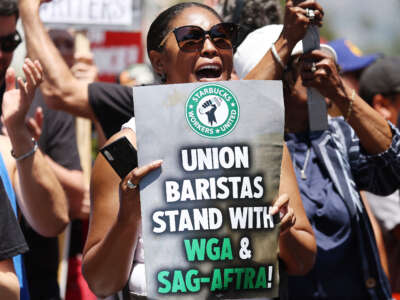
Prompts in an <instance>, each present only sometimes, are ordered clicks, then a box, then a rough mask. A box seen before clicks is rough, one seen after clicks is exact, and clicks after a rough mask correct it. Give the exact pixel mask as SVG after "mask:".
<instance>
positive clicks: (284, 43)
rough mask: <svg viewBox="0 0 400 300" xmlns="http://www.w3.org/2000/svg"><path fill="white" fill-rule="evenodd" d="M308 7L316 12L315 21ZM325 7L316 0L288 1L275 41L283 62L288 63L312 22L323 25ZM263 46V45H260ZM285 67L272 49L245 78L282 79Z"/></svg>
mask: <svg viewBox="0 0 400 300" xmlns="http://www.w3.org/2000/svg"><path fill="white" fill-rule="evenodd" d="M306 9H311V10H313V11H314V13H315V19H314V21H313V23H312V22H311V21H310V19H309V18H308V17H306ZM323 15H324V12H323V9H322V7H321V6H320V5H319V4H318V3H317V2H315V1H314V0H308V1H304V2H301V3H300V4H298V5H294V4H293V1H292V0H287V1H286V6H285V19H284V25H283V30H282V33H281V35H280V36H279V38H278V40H277V41H276V42H275V43H274V45H275V48H276V52H277V54H278V56H279V57H280V59H281V60H282V63H283V64H284V65H287V63H288V62H289V59H290V56H291V53H292V50H293V48H294V47H295V45H296V44H297V42H299V41H300V40H302V39H303V38H304V36H305V34H306V32H307V29H308V27H309V25H310V24H315V25H318V26H321V25H322V19H323ZM260 47H263V45H260ZM283 71H284V70H283V68H282V66H281V65H280V64H279V63H278V61H277V60H276V59H275V58H274V56H273V54H272V51H271V49H269V50H268V51H267V53H266V54H265V55H264V57H263V58H262V59H261V60H260V62H259V63H258V64H257V65H256V66H255V67H254V68H253V69H252V70H251V71H250V72H249V73H248V74H247V75H246V77H245V78H244V79H245V80H251V79H254V80H276V79H281V77H282V74H283Z"/></svg>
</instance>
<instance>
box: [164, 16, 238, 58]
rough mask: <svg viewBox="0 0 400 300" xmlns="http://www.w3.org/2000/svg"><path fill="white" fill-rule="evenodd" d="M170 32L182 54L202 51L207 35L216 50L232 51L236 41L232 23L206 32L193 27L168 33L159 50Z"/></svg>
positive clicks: (189, 26)
mask: <svg viewBox="0 0 400 300" xmlns="http://www.w3.org/2000/svg"><path fill="white" fill-rule="evenodd" d="M171 32H173V33H174V35H175V38H176V41H177V43H178V46H179V49H181V50H182V51H183V52H198V51H201V49H203V45H204V42H205V40H206V38H207V35H208V36H209V37H210V39H211V41H212V42H213V44H214V45H215V46H216V47H217V48H219V49H233V48H234V47H235V45H236V41H237V35H238V27H237V25H236V24H234V23H219V24H216V25H214V26H213V27H211V29H210V30H208V31H205V30H203V29H202V28H201V27H199V26H195V25H188V26H182V27H178V28H175V29H173V30H171V31H170V32H168V34H167V35H166V36H165V37H164V39H163V40H162V41H161V43H160V46H159V48H160V49H162V47H163V46H164V44H165V42H166V41H167V38H168V36H169V35H170V33H171Z"/></svg>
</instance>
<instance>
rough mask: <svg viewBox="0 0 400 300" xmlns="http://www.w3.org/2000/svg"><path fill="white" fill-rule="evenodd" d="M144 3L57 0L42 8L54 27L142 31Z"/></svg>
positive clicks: (129, 0) (138, 0) (41, 13)
mask: <svg viewBox="0 0 400 300" xmlns="http://www.w3.org/2000/svg"><path fill="white" fill-rule="evenodd" d="M140 16H141V1H140V0H79V1H78V0H53V1H51V2H49V3H44V4H43V5H41V7H40V17H41V19H42V21H43V23H45V24H46V25H50V26H52V27H62V28H66V27H67V28H68V27H77V28H79V29H87V28H91V27H96V28H102V29H107V30H111V29H114V30H129V31H140Z"/></svg>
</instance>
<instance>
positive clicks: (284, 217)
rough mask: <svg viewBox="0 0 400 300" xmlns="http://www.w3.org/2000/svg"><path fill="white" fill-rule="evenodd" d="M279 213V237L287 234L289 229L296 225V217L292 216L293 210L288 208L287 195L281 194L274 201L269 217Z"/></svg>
mask: <svg viewBox="0 0 400 300" xmlns="http://www.w3.org/2000/svg"><path fill="white" fill-rule="evenodd" d="M278 212H279V217H280V220H281V222H280V224H281V225H280V228H281V232H280V235H281V236H282V235H284V234H285V233H287V232H288V231H289V230H290V228H291V227H293V226H294V224H296V216H295V215H294V210H293V208H291V207H290V206H289V196H288V195H287V194H282V195H280V196H279V198H278V199H276V201H275V203H274V205H273V207H272V210H271V215H275V214H277V213H278Z"/></svg>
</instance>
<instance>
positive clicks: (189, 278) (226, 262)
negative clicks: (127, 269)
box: [133, 81, 284, 299]
mask: <svg viewBox="0 0 400 300" xmlns="http://www.w3.org/2000/svg"><path fill="white" fill-rule="evenodd" d="M133 97H134V109H135V116H136V129H137V143H138V159H139V165H144V164H147V163H149V162H151V161H154V160H157V159H163V164H162V168H161V169H159V170H157V171H154V172H152V173H151V174H149V175H148V176H147V177H145V178H143V179H142V180H141V182H140V197H141V205H142V227H143V231H142V233H143V240H144V254H145V267H146V283H147V296H148V297H149V298H150V299H209V298H221V299H240V298H261V297H275V296H278V294H279V271H278V260H277V257H278V237H279V217H278V216H271V215H270V208H271V205H272V202H273V200H274V199H275V198H276V196H277V194H278V188H279V178H280V168H281V158H282V147H283V128H284V113H283V111H284V108H283V95H282V84H281V82H280V81H229V82H219V83H191V84H175V85H164V86H146V87H137V88H134V89H133Z"/></svg>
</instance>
